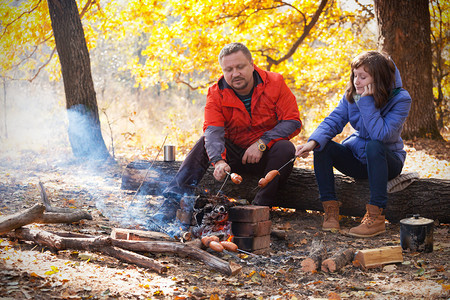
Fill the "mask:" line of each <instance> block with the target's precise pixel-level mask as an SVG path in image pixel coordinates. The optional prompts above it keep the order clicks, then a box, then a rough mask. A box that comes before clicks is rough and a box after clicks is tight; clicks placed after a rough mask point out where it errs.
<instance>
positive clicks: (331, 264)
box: [321, 248, 355, 272]
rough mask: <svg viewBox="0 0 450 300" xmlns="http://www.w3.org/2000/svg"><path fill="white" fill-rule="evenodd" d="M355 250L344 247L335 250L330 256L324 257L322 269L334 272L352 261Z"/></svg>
mask: <svg viewBox="0 0 450 300" xmlns="http://www.w3.org/2000/svg"><path fill="white" fill-rule="evenodd" d="M354 256H355V251H354V250H353V249H349V248H344V249H341V250H339V251H338V252H336V253H335V254H334V255H333V256H332V257H330V258H327V259H325V260H324V261H323V262H322V267H321V269H322V271H324V272H336V271H338V270H340V269H341V268H342V267H344V266H346V265H347V264H349V263H351V262H352V261H353V257H354Z"/></svg>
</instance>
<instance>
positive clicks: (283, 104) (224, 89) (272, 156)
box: [153, 43, 302, 222]
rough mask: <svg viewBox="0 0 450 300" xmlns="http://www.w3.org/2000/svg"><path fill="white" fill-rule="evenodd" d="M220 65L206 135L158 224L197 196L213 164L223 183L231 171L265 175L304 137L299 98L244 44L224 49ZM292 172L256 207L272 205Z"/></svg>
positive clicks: (263, 193)
mask: <svg viewBox="0 0 450 300" xmlns="http://www.w3.org/2000/svg"><path fill="white" fill-rule="evenodd" d="M219 64H220V66H221V67H222V72H223V76H222V77H221V78H220V79H219V81H218V82H216V83H215V84H214V85H213V86H211V87H210V88H209V90H208V95H207V100H206V106H205V121H204V125H203V131H204V134H203V136H202V137H201V138H200V140H199V141H198V142H197V143H196V144H195V146H194V147H193V148H192V150H191V151H190V152H189V154H188V155H187V157H186V159H185V160H184V162H183V163H182V165H181V166H180V169H179V170H178V172H177V174H176V176H175V178H174V180H173V181H172V182H171V183H170V184H169V186H168V187H167V188H166V189H165V191H164V196H165V197H166V200H165V201H164V203H163V204H162V205H161V207H160V209H159V211H158V212H157V213H156V214H155V215H154V216H153V219H154V220H157V221H160V222H168V221H170V220H173V219H174V218H175V215H176V210H177V209H178V208H179V205H180V204H179V201H180V199H181V197H182V196H183V195H185V194H193V193H194V189H195V187H196V186H197V184H198V183H199V182H200V180H201V179H202V177H203V175H204V174H205V172H206V170H207V169H208V167H209V166H210V164H212V165H213V166H214V178H215V179H216V180H218V181H223V180H224V179H225V177H226V176H227V173H230V172H234V173H238V174H245V173H251V174H257V175H260V176H264V175H265V174H266V173H267V172H269V171H271V170H277V169H279V168H280V167H281V166H283V165H284V164H286V163H287V162H288V161H289V160H290V159H292V158H293V157H294V155H295V147H294V145H293V144H292V143H291V142H290V141H289V139H291V138H292V137H294V136H296V135H297V134H298V133H299V132H300V129H301V125H302V124H301V121H300V116H299V111H298V107H297V102H296V99H295V96H294V95H293V94H292V92H291V91H290V90H289V88H288V87H287V85H286V83H285V82H284V80H283V77H282V76H281V75H280V74H276V73H273V72H267V71H263V70H261V69H259V68H258V67H256V66H255V65H254V64H253V59H252V56H251V53H250V51H249V50H248V48H247V47H246V46H244V45H243V44H241V43H231V44H228V45H226V46H225V47H224V48H223V49H222V50H221V52H220V54H219ZM292 167H293V162H292V163H289V164H288V165H286V167H284V168H283V169H282V170H280V176H276V177H275V178H274V180H273V181H271V182H270V183H269V184H267V186H265V187H264V188H261V189H260V190H259V191H258V193H257V194H256V196H255V199H254V200H253V202H252V204H254V205H267V206H269V205H272V204H274V202H275V196H276V192H277V190H278V187H279V186H280V184H283V183H284V182H285V181H286V180H287V178H288V176H289V174H290V173H291V171H292ZM244 180H245V176H244Z"/></svg>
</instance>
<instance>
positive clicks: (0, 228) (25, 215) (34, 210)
mask: <svg viewBox="0 0 450 300" xmlns="http://www.w3.org/2000/svg"><path fill="white" fill-rule="evenodd" d="M44 210H45V207H44V205H42V204H35V205H34V206H33V207H31V208H28V209H26V210H24V211H21V212H17V213H15V214H12V215H7V216H2V217H0V234H4V233H7V232H9V231H11V230H13V229H16V228H19V227H22V226H24V225H27V224H31V223H33V222H35V221H36V220H38V219H39V218H41V216H42V214H43V213H44Z"/></svg>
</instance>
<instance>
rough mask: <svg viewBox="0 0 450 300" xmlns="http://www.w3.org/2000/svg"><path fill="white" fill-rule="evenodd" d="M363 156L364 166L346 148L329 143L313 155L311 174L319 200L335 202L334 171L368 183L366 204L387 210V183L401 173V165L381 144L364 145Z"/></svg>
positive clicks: (378, 142) (397, 158) (377, 142)
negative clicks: (367, 202) (368, 195)
mask: <svg viewBox="0 0 450 300" xmlns="http://www.w3.org/2000/svg"><path fill="white" fill-rule="evenodd" d="M366 155H367V164H363V163H361V162H360V161H359V160H358V159H357V158H356V157H355V156H353V153H352V151H351V150H350V149H349V148H347V147H345V146H343V145H341V144H339V143H336V142H334V141H329V142H328V143H327V145H326V146H325V147H324V149H323V150H322V151H315V152H314V171H315V174H316V180H317V185H318V186H319V193H320V200H321V201H328V200H337V197H336V192H335V186H334V173H333V167H335V168H336V169H337V170H339V171H340V172H341V173H343V174H345V175H348V176H351V177H353V178H355V179H369V187H370V201H369V204H372V205H376V206H378V207H381V208H386V203H387V182H388V180H390V179H393V178H395V177H396V176H398V175H399V174H400V173H401V171H402V168H403V163H402V161H401V160H400V158H399V157H398V156H397V155H395V154H394V153H393V152H392V151H391V150H389V149H388V148H387V147H386V146H385V145H384V144H383V143H381V142H380V141H369V142H367V145H366Z"/></svg>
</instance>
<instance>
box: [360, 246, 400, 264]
mask: <svg viewBox="0 0 450 300" xmlns="http://www.w3.org/2000/svg"><path fill="white" fill-rule="evenodd" d="M400 262H403V255H402V247H401V246H387V247H381V248H376V249H366V250H359V251H357V252H356V255H355V260H354V261H353V264H354V265H356V266H360V267H361V268H362V269H368V268H376V267H380V266H382V265H386V264H393V263H400Z"/></svg>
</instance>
